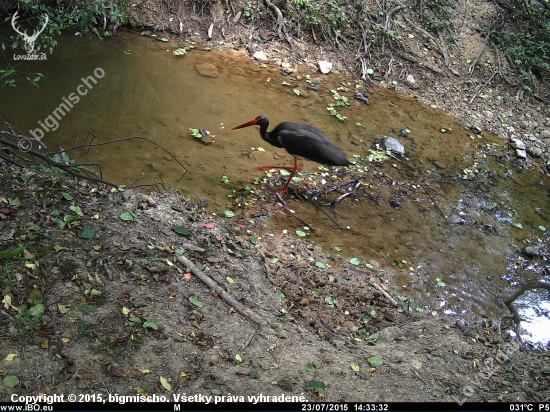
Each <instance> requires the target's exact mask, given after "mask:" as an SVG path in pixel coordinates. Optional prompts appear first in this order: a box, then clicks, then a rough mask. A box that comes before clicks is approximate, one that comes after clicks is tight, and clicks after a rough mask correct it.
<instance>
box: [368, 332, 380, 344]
mask: <svg viewBox="0 0 550 412" xmlns="http://www.w3.org/2000/svg"><path fill="white" fill-rule="evenodd" d="M379 336H380V332H375V333H373V334H372V335H370V336H368V337H366V338H365V342H367V343H368V344H371V345H374V342H376V341H377V340H378V337H379Z"/></svg>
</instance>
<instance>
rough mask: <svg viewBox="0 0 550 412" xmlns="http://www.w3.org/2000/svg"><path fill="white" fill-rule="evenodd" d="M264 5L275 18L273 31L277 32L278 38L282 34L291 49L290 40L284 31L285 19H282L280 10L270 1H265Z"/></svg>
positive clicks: (281, 36)
mask: <svg viewBox="0 0 550 412" xmlns="http://www.w3.org/2000/svg"><path fill="white" fill-rule="evenodd" d="M265 3H266V4H267V6H268V7H269V8H270V9H271V10H273V12H274V13H275V15H276V16H277V23H275V30H277V35H278V36H279V37H280V38H283V34H284V38H285V39H286V41H287V42H288V44H290V47H291V48H292V39H291V38H290V37H289V35H288V33H287V31H286V26H285V19H284V17H283V13H281V10H280V9H279V8H278V7H277V6H276V5H275V4H273V2H272V1H271V0H265Z"/></svg>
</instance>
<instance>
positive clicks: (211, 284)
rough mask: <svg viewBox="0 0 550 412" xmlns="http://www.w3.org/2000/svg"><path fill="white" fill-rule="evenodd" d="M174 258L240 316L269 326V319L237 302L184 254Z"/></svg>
mask: <svg viewBox="0 0 550 412" xmlns="http://www.w3.org/2000/svg"><path fill="white" fill-rule="evenodd" d="M176 260H177V261H178V262H180V263H181V264H182V265H184V266H185V267H187V268H189V269H191V273H193V275H195V276H196V277H197V278H198V279H199V280H200V281H201V282H202V283H204V284H205V285H206V286H208V287H209V288H210V289H212V290H213V291H214V292H216V293H217V294H218V296H219V297H220V298H221V299H222V300H223V301H224V302H225V303H227V304H228V305H229V306H231V307H232V308H233V309H235V310H236V311H237V312H238V313H240V314H241V315H242V316H244V317H246V318H248V319H250V320H251V321H252V322H254V323H257V324H258V325H260V326H263V327H265V326H269V321H267V320H265V319H263V318H261V317H260V316H258V315H257V314H255V313H254V312H252V311H251V310H250V309H248V308H247V307H245V306H243V305H242V304H241V303H239V302H237V300H236V299H235V298H234V297H233V296H231V295H230V294H229V293H227V292H226V291H225V290H224V289H223V288H222V287H221V286H220V285H218V284H217V283H216V281H215V280H213V279H212V278H211V277H210V276H208V275H207V274H206V273H204V272H203V271H201V270H200V269H199V268H198V267H197V266H195V265H194V264H193V262H191V261H190V260H189V259H187V258H186V257H185V256H179V255H178V256H176Z"/></svg>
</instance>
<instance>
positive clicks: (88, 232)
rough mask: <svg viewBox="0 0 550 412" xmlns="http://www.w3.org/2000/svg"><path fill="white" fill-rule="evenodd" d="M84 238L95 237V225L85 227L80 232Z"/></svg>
mask: <svg viewBox="0 0 550 412" xmlns="http://www.w3.org/2000/svg"><path fill="white" fill-rule="evenodd" d="M80 237H81V238H82V239H93V238H94V237H95V229H94V228H93V227H85V228H84V229H82V231H81V232H80Z"/></svg>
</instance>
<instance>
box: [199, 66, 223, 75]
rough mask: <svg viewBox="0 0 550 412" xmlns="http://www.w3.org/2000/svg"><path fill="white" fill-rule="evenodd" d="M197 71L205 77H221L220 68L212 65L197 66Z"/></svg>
mask: <svg viewBox="0 0 550 412" xmlns="http://www.w3.org/2000/svg"><path fill="white" fill-rule="evenodd" d="M195 69H197V71H198V72H199V74H200V75H201V76H204V77H218V76H219V75H220V73H219V72H218V68H217V67H216V66H214V65H213V64H211V63H200V64H195Z"/></svg>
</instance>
